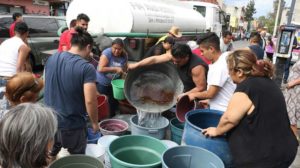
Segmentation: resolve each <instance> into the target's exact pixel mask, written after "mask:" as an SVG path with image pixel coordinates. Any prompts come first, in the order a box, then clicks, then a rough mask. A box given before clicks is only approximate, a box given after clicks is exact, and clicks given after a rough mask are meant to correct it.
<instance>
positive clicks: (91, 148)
mask: <svg viewBox="0 0 300 168" xmlns="http://www.w3.org/2000/svg"><path fill="white" fill-rule="evenodd" d="M85 154H86V155H88V156H92V157H95V158H98V159H99V160H100V161H101V162H104V155H105V147H103V146H102V145H100V144H87V145H86V148H85Z"/></svg>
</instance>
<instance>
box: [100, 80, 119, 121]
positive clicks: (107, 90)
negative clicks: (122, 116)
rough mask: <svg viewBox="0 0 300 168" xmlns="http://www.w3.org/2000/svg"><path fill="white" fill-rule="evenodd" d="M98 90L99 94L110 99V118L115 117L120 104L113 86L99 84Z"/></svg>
mask: <svg viewBox="0 0 300 168" xmlns="http://www.w3.org/2000/svg"><path fill="white" fill-rule="evenodd" d="M97 90H98V92H99V93H101V94H104V95H106V96H107V97H108V103H109V109H110V114H109V117H110V118H111V117H113V116H115V115H116V111H117V110H118V105H119V102H118V101H117V100H116V99H114V96H113V90H112V86H111V85H108V86H104V85H101V84H97Z"/></svg>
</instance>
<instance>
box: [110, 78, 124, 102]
mask: <svg viewBox="0 0 300 168" xmlns="http://www.w3.org/2000/svg"><path fill="white" fill-rule="evenodd" d="M124 83H125V80H124V79H115V80H112V81H111V85H112V88H113V96H114V98H115V99H117V100H124V99H125V95H124Z"/></svg>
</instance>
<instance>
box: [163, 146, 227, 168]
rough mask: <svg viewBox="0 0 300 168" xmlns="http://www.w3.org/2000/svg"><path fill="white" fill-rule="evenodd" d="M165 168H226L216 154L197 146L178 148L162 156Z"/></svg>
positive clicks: (171, 149)
mask: <svg viewBox="0 0 300 168" xmlns="http://www.w3.org/2000/svg"><path fill="white" fill-rule="evenodd" d="M162 162H163V168H224V163H223V162H222V160H221V159H220V158H219V157H218V156H217V155H216V154H214V153H212V152H210V151H208V150H206V149H203V148H200V147H195V146H176V147H173V148H170V149H168V150H166V151H165V152H164V153H163V156H162Z"/></svg>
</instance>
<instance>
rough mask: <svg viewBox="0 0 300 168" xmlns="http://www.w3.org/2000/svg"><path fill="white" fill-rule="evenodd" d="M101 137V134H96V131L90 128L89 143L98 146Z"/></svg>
mask: <svg viewBox="0 0 300 168" xmlns="http://www.w3.org/2000/svg"><path fill="white" fill-rule="evenodd" d="M100 137H101V133H100V132H96V133H94V130H93V129H92V128H88V132H87V143H91V144H97V141H98V139H99V138H100Z"/></svg>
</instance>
